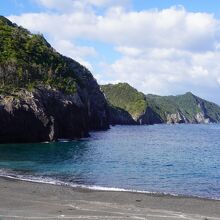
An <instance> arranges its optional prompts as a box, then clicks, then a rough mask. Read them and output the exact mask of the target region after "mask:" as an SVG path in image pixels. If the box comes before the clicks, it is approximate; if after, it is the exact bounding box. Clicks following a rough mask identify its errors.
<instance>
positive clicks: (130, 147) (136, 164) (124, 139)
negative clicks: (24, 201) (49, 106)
mask: <svg viewBox="0 0 220 220" xmlns="http://www.w3.org/2000/svg"><path fill="white" fill-rule="evenodd" d="M0 176H8V177H11V178H19V179H24V180H30V181H36V182H48V183H53V184H67V185H71V186H73V187H78V186H80V187H88V188H92V189H101V190H119V191H120V190H121V191H124V190H131V191H144V192H154V193H168V194H176V195H190V196H199V197H206V198H215V199H220V125H217V124H210V125H153V126H115V127H112V128H111V129H110V130H108V131H102V132H93V133H91V137H90V138H88V139H84V140H80V141H72V142H58V143H42V144H13V145H0Z"/></svg>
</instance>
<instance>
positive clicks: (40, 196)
mask: <svg viewBox="0 0 220 220" xmlns="http://www.w3.org/2000/svg"><path fill="white" fill-rule="evenodd" d="M0 219H1V220H4V219H10V220H14V219H74V220H75V219H92V220H94V219H98V220H105V219H110V220H111V219H114V220H115V219H120V220H121V219H139V220H142V219H147V220H162V219H163V220H168V219H169V220H181V219H190V220H192V219H195V220H197V219H199V220H200V219H201V220H216V219H220V201H215V200H208V199H198V198H191V197H176V196H167V195H153V194H152V195H150V194H142V193H129V192H110V191H93V190H87V189H80V188H70V187H67V186H55V185H50V184H42V183H31V182H25V181H20V180H14V179H7V178H0Z"/></svg>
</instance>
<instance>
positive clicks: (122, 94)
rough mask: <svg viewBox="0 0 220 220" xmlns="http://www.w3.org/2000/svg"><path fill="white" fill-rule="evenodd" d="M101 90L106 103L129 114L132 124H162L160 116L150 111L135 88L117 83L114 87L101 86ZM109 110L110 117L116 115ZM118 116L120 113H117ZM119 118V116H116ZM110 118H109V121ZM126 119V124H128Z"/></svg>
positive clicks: (143, 98) (110, 85)
mask: <svg viewBox="0 0 220 220" xmlns="http://www.w3.org/2000/svg"><path fill="white" fill-rule="evenodd" d="M101 90H102V91H103V93H104V94H105V97H106V99H107V100H108V102H109V103H110V104H111V105H112V106H115V107H117V108H120V109H123V110H125V111H127V113H129V114H128V115H129V118H131V117H132V118H133V120H134V121H133V122H132V123H133V124H134V123H136V124H155V123H162V122H163V121H162V119H161V118H160V116H159V115H158V114H157V113H155V112H154V111H152V108H151V106H149V105H148V102H147V101H146V97H145V95H144V94H143V93H141V92H138V91H137V90H136V89H135V88H133V87H132V86H130V85H129V84H127V83H118V84H116V85H112V84H108V85H102V86H101ZM116 114H117V113H116V112H114V113H113V112H112V111H111V109H110V115H116ZM118 114H119V115H120V112H118ZM117 117H120V116H117ZM111 118H112V117H110V120H111ZM129 118H128V117H127V123H126V124H130V123H129Z"/></svg>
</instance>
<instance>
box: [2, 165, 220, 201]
mask: <svg viewBox="0 0 220 220" xmlns="http://www.w3.org/2000/svg"><path fill="white" fill-rule="evenodd" d="M0 177H6V178H9V179H16V180H22V181H27V182H33V183H42V184H51V185H59V186H69V187H72V188H78V189H89V190H94V191H106V192H107V191H109V192H130V193H143V194H148V195H149V194H150V195H162V196H163V195H164V196H176V197H179V196H184V197H194V198H201V199H213V200H218V201H219V200H220V198H216V197H210V198H204V197H202V196H189V195H181V194H175V193H165V192H163V193H161V192H150V191H146V190H134V189H124V188H117V187H105V186H97V185H83V184H75V183H67V182H63V181H60V180H56V179H53V178H49V177H36V176H31V175H28V176H27V175H26V176H25V175H21V174H17V173H15V172H11V171H8V170H4V169H0Z"/></svg>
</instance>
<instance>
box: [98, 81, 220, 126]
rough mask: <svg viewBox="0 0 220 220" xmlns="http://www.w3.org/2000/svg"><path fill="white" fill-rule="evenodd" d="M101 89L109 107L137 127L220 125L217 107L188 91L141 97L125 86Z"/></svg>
mask: <svg viewBox="0 0 220 220" xmlns="http://www.w3.org/2000/svg"><path fill="white" fill-rule="evenodd" d="M101 89H102V91H103V92H104V94H105V96H106V98H107V100H108V102H109V103H110V104H111V105H113V106H116V107H118V108H122V109H124V110H125V111H127V112H128V113H129V114H130V116H131V117H132V118H133V119H134V120H135V121H136V122H137V123H138V124H157V123H209V122H220V107H219V106H218V105H216V104H214V103H211V102H208V101H206V100H204V99H201V98H199V97H197V96H195V95H193V94H192V93H190V92H188V93H186V94H184V95H179V96H157V95H144V94H143V93H140V92H138V91H137V90H136V89H134V88H133V87H131V86H130V85H128V84H126V83H119V84H116V85H111V84H108V85H104V86H101ZM137 103H141V105H138V104H137Z"/></svg>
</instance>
